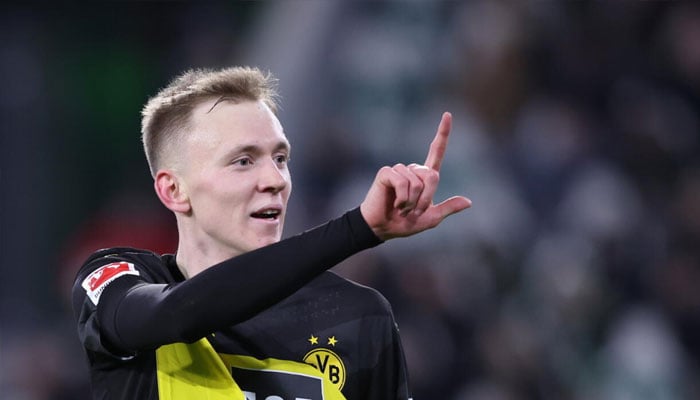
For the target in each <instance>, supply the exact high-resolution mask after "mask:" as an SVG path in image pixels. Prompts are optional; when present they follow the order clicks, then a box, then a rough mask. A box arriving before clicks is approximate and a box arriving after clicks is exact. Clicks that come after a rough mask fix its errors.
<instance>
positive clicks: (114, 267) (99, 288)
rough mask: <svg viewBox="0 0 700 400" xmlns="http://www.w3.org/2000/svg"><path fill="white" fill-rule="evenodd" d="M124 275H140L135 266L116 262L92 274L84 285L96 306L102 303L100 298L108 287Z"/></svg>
mask: <svg viewBox="0 0 700 400" xmlns="http://www.w3.org/2000/svg"><path fill="white" fill-rule="evenodd" d="M124 275H137V276H138V275H139V271H137V270H136V268H135V267H134V264H132V263H129V262H125V261H122V262H116V263H111V264H107V265H104V266H102V267H100V268H98V269H96V270H94V271H92V273H90V275H88V276H87V277H86V278H85V279H84V280H83V283H82V285H81V286H82V287H83V289H85V292H86V293H87V295H88V297H89V298H90V300H91V301H92V303H93V304H94V305H97V303H98V302H99V301H100V296H101V295H102V292H103V291H104V290H105V288H106V287H107V285H109V284H110V283H112V282H113V281H114V280H115V279H117V278H119V277H120V276H124Z"/></svg>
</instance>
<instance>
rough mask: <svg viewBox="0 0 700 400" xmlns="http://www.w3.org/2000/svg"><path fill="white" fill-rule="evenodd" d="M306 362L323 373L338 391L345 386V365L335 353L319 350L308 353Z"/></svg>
mask: <svg viewBox="0 0 700 400" xmlns="http://www.w3.org/2000/svg"><path fill="white" fill-rule="evenodd" d="M304 362H305V363H307V364H309V365H311V366H312V367H314V368H316V369H317V370H319V371H321V373H322V374H324V375H325V376H326V378H328V380H329V381H331V383H333V384H334V385H335V386H336V387H337V388H338V390H341V389H342V388H343V385H345V365H343V361H342V360H341V359H340V357H338V355H337V354H335V353H334V352H332V351H330V350H328V349H324V348H318V349H313V350H311V351H310V352H308V353H306V355H305V356H304Z"/></svg>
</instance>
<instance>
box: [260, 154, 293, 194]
mask: <svg viewBox="0 0 700 400" xmlns="http://www.w3.org/2000/svg"><path fill="white" fill-rule="evenodd" d="M287 184H288V182H287V174H286V173H285V171H283V170H282V169H281V168H280V167H279V166H278V165H277V163H276V162H275V160H270V161H269V162H266V163H265V165H263V170H262V172H261V176H260V182H259V188H260V191H262V192H273V193H278V192H281V191H282V190H284V188H286V187H287Z"/></svg>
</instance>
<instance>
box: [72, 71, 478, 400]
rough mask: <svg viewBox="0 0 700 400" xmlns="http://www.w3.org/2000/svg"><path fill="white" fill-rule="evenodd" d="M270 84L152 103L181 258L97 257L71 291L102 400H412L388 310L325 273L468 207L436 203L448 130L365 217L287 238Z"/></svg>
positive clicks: (279, 139) (209, 89) (374, 193)
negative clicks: (390, 240) (342, 262)
mask: <svg viewBox="0 0 700 400" xmlns="http://www.w3.org/2000/svg"><path fill="white" fill-rule="evenodd" d="M273 83H274V81H273V79H272V78H271V77H270V76H269V75H267V76H266V75H264V74H262V73H261V72H260V71H259V70H257V69H251V68H242V67H238V68H228V69H223V70H218V71H211V70H196V71H189V72H187V73H185V74H183V75H181V76H180V77H178V78H177V79H175V80H174V81H173V82H172V83H171V84H170V85H169V86H167V87H166V88H165V89H163V90H162V91H160V93H158V94H157V95H156V96H155V97H153V98H151V99H150V100H149V102H148V103H147V104H146V106H145V107H144V110H143V120H142V124H143V125H142V133H143V143H144V148H145V151H146V156H147V159H148V162H149V166H150V169H151V173H152V175H153V178H154V187H155V191H156V194H157V195H158V197H159V199H160V200H161V202H162V203H163V204H164V205H165V206H166V207H167V208H168V209H170V210H172V211H173V213H174V214H175V218H176V220H177V226H178V233H179V244H178V249H177V253H176V254H175V255H158V254H155V253H152V252H149V251H145V250H138V249H132V248H111V249H104V250H100V251H97V252H96V253H95V254H93V255H92V256H91V257H90V258H89V259H88V260H87V261H86V263H85V264H84V265H83V267H82V268H81V269H80V271H79V272H78V275H77V277H76V280H75V284H74V286H73V305H74V310H75V313H76V316H77V319H78V333H79V336H80V340H81V341H82V343H83V345H84V347H85V350H86V352H87V356H88V360H89V364H90V372H91V380H92V388H93V389H92V390H93V396H94V398H96V399H128V400H137V399H144V400H146V399H148V400H154V399H160V400H185V399H209V400H215V399H239V400H265V399H267V400H280V399H284V400H294V399H313V400H317V399H318V400H320V399H326V400H339V399H377V400H379V399H382V400H387V399H408V398H409V397H410V394H409V389H408V385H407V378H406V371H405V365H404V359H403V352H402V349H401V343H400V339H399V335H398V331H397V329H396V324H395V322H394V319H393V315H392V312H391V309H390V307H389V305H388V303H387V302H386V300H385V299H384V298H383V297H382V296H381V295H380V294H379V293H377V292H376V291H374V290H372V289H369V288H366V287H363V286H360V285H357V284H354V283H351V282H349V281H347V280H345V279H342V278H340V277H338V276H336V275H334V274H333V273H331V272H327V271H326V270H327V269H328V268H331V267H333V266H334V265H335V264H337V263H338V262H340V261H342V260H343V259H345V258H346V257H348V256H350V255H352V254H354V253H357V252H359V251H361V250H364V249H367V248H370V247H373V246H376V245H378V244H380V243H381V242H382V241H385V240H388V239H392V238H395V237H401V236H408V235H412V234H415V233H418V232H420V231H423V230H426V229H429V228H432V227H435V226H437V225H438V224H439V223H440V222H441V221H442V220H443V219H444V218H446V217H447V216H448V215H451V214H453V213H456V212H459V211H461V210H463V209H465V208H468V207H469V206H470V205H471V202H470V201H469V200H468V199H466V198H464V197H460V196H456V197H453V198H450V199H448V200H446V201H444V202H442V203H440V204H437V205H435V204H433V202H432V198H433V194H434V193H435V190H436V188H437V184H438V180H439V178H438V175H439V174H438V171H439V169H440V164H441V161H442V158H443V155H444V153H445V149H446V146H447V137H448V134H449V131H450V127H451V116H450V115H449V114H447V113H445V115H443V117H442V121H441V122H440V125H439V127H438V131H437V135H436V137H435V139H434V141H433V143H432V144H431V146H430V151H429V153H428V158H427V160H426V163H425V165H416V164H411V165H408V166H405V165H403V164H397V165H395V166H393V167H383V168H381V169H380V170H379V172H378V173H377V176H376V178H375V180H374V182H373V183H372V185H371V187H370V189H369V191H368V193H367V195H366V198H365V199H364V201H363V202H362V204H361V205H360V206H359V207H358V208H356V209H354V210H351V211H349V212H347V213H346V214H344V215H343V216H341V217H340V218H338V219H335V220H332V221H330V222H328V223H326V224H324V225H321V226H319V227H317V228H314V229H311V230H309V231H307V232H304V233H302V234H299V235H297V236H294V237H291V238H288V239H285V240H280V239H281V236H282V227H283V224H284V218H285V214H286V211H287V200H288V199H289V195H290V192H291V188H292V182H291V178H290V173H289V169H288V168H287V162H288V160H289V154H290V145H289V143H288V141H287V139H286V137H285V135H284V132H283V130H282V126H281V124H280V122H279V121H278V119H277V117H276V115H275V110H276V102H275V99H276V93H275V91H274V87H273Z"/></svg>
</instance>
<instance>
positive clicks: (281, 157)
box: [275, 154, 289, 164]
mask: <svg viewBox="0 0 700 400" xmlns="http://www.w3.org/2000/svg"><path fill="white" fill-rule="evenodd" d="M275 161H277V163H279V164H286V163H287V162H289V156H287V155H286V154H278V155H277V156H275Z"/></svg>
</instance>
